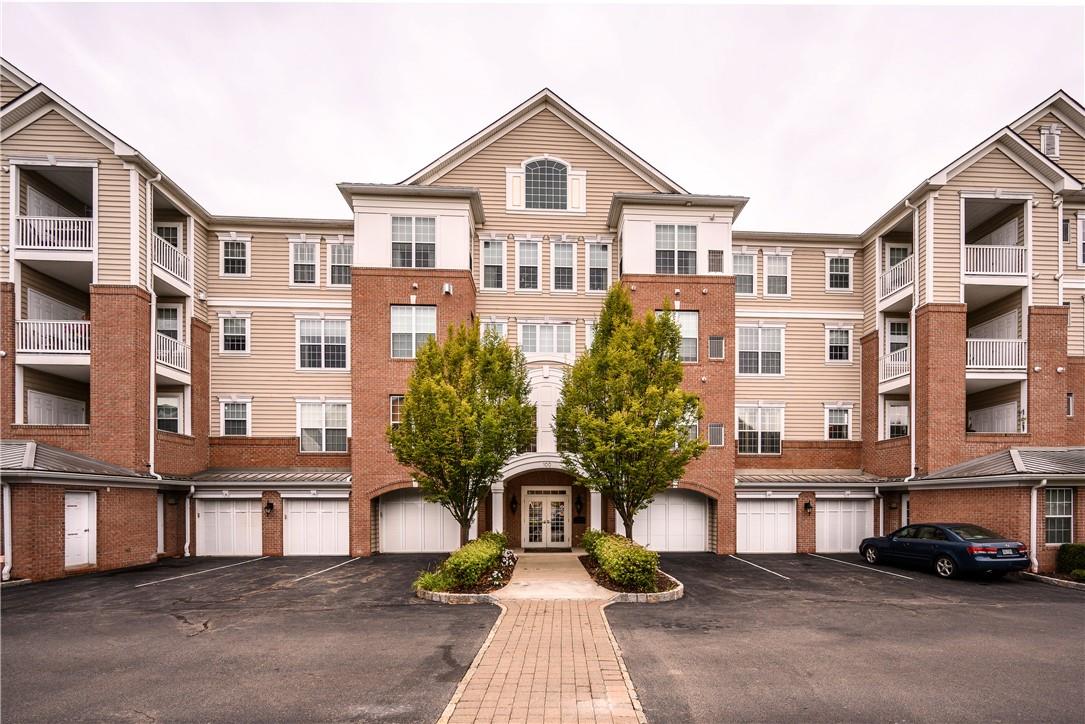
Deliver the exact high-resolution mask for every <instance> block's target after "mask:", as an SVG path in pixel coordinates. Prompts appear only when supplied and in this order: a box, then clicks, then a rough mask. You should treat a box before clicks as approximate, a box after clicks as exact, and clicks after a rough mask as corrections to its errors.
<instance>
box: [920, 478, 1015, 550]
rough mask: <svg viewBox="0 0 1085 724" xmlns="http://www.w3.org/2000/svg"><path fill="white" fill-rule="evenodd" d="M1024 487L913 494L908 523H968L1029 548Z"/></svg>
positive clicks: (933, 491)
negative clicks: (1017, 541)
mask: <svg viewBox="0 0 1085 724" xmlns="http://www.w3.org/2000/svg"><path fill="white" fill-rule="evenodd" d="M1029 500H1030V493H1029V489H1028V488H1027V487H1013V488H967V489H953V490H912V491H911V492H910V493H909V501H910V504H909V509H910V510H909V522H910V523H920V522H923V521H928V522H937V521H943V522H967V523H975V524H977V525H981V526H983V527H984V528H990V529H991V530H993V531H995V532H997V533H999V534H1000V535H1004V536H1007V537H1010V538H1013V539H1015V540H1019V541H1021V542H1022V543H1025V544H1026V545H1028V542H1029V522H1030V516H1029Z"/></svg>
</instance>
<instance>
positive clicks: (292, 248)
mask: <svg viewBox="0 0 1085 724" xmlns="http://www.w3.org/2000/svg"><path fill="white" fill-rule="evenodd" d="M287 243H288V244H289V255H288V257H287V265H286V266H287V279H286V281H287V286H289V287H294V288H295V289H297V288H301V289H305V288H310V289H319V288H320V246H321V244H320V236H317V237H316V238H313V239H310V238H308V237H307V236H306V235H305V234H301V235H300V236H291V237H288V242H287ZM302 244H311V245H312V246H313V281H311V282H297V281H294V266H295V264H297V263H298V262H297V257H296V254H297V250H298V248H299V247H300V246H301V245H302Z"/></svg>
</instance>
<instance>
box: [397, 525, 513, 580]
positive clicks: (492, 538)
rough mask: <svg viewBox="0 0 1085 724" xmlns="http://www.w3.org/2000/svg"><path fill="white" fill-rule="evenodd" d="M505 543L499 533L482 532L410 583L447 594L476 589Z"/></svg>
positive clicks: (503, 549) (497, 559)
mask: <svg viewBox="0 0 1085 724" xmlns="http://www.w3.org/2000/svg"><path fill="white" fill-rule="evenodd" d="M506 543H507V540H506V538H505V536H504V535H503V534H501V533H483V534H482V535H480V536H479V537H478V538H477V539H476V540H473V541H471V542H470V543H468V544H466V545H464V546H462V547H461V548H460V549H459V550H456V551H453V552H452V554H451V555H449V557H448V558H446V559H445V560H444V561H443V562H442V563H441V565H439V566H437V570H435V571H424V572H422V573H421V574H419V576H418V578H417V579H416V580H415V582H414V587H415V588H424V589H425V590H427V591H451V590H454V589H461V588H472V587H474V586H477V585H478V584H479V582H480V581H481V580H482V577H483V576H484V575H485V574H486V572H487V571H489V570H490V569H491V568H493V567H494V566H496V565H497V564H498V563H499V562H500V561H501V554H502V553H503V552H504V551H505V544H506Z"/></svg>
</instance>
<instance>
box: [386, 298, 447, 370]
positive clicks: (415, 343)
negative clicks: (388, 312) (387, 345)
mask: <svg viewBox="0 0 1085 724" xmlns="http://www.w3.org/2000/svg"><path fill="white" fill-rule="evenodd" d="M436 334H437V307H422V306H401V305H393V306H392V357H394V358H396V359H413V358H414V357H416V356H418V350H420V349H421V348H422V345H424V344H425V343H426V342H427V341H428V340H429V339H430V338H432V337H434V336H436Z"/></svg>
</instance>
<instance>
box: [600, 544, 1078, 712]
mask: <svg viewBox="0 0 1085 724" xmlns="http://www.w3.org/2000/svg"><path fill="white" fill-rule="evenodd" d="M742 558H743V559H744V560H745V561H747V562H743V561H740V560H736V559H734V558H727V557H717V556H713V555H711V554H664V555H663V569H664V570H666V571H667V572H668V573H671V574H672V575H674V576H676V577H677V578H678V579H679V580H681V581H683V582H684V583H685V585H686V596H685V598H683V599H681V600H679V601H676V602H674V603H668V604H662V605H656V606H644V605H636V604H615V605H612V606H610V607H608V608H607V618H608V619H609V620H610V624H611V627H612V628H613V630H614V634H615V636H616V637H617V640H618V643H619V644H620V646H621V648H622V651H623V654H624V657H625V663H626V666H627V667H628V668H629V672H630V675H631V677H632V680H633V683H634V685H635V686H636V689H637V692H638V693H639V695H640V699H641V703H642V704H643V705H644V707H645V711H646V713H647V715H648V719H649V721H651V722H654V723H659V722H688V721H693V722H731V721H751V722H753V721H759V722H782V721H804V722H811V721H836V722H874V721H886V722H922V721H960V722H1025V721H1028V722H1037V721H1044V722H1080V721H1081V717H1082V711H1085V693H1083V691H1085V690H1083V688H1082V682H1083V681H1085V613H1083V612H1085V593H1082V592H1081V591H1072V590H1067V589H1062V588H1056V587H1053V586H1047V585H1044V584H1040V583H1035V582H1028V581H1025V580H1023V579H1018V578H1016V577H1008V578H1006V579H1004V580H1000V581H982V580H974V579H962V580H950V581H944V580H941V579H938V578H935V577H934V576H933V575H931V574H928V573H925V572H922V571H915V570H908V569H898V568H891V567H882V566H879V567H877V570H870V569H868V568H865V567H862V565H863V562H862V561H861V560H860V558H859V557H858V556H857V555H840V556H830V557H829V558H833V559H835V560H828V559H823V558H817V557H814V556H809V555H797V556H796V555H790V556H767V555H761V556H742ZM842 562H846V563H850V564H853V565H845V564H844V563H842ZM750 563H754V564H756V565H758V566H761V567H762V568H757V567H755V566H754V565H750ZM889 573H892V574H896V575H887V574H889Z"/></svg>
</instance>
